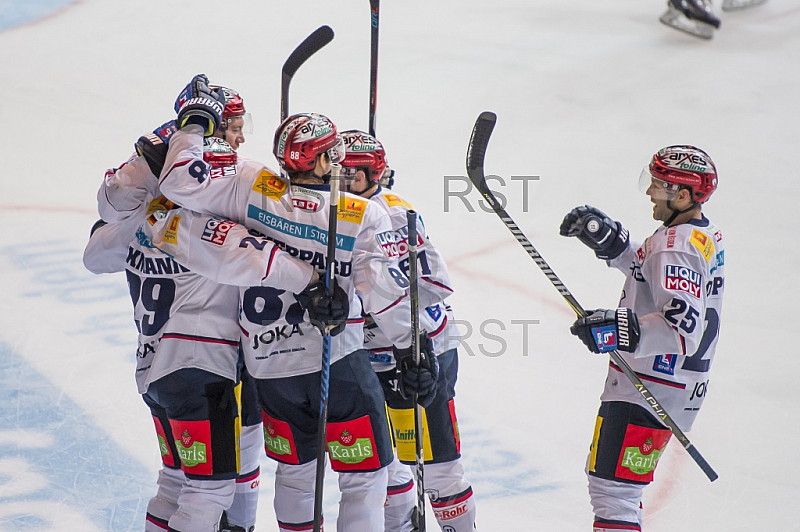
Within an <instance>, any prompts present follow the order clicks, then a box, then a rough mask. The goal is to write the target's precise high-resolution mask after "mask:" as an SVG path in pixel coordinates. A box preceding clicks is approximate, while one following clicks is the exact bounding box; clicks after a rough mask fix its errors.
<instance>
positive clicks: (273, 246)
mask: <svg viewBox="0 0 800 532" xmlns="http://www.w3.org/2000/svg"><path fill="white" fill-rule="evenodd" d="M277 252H278V246H276V245H275V244H272V251H271V252H270V254H269V262H267V273H266V274H264V277H262V278H261V280H262V281H263V280H264V279H266V278H267V277H269V271H270V270H271V269H272V261H273V259H275V254H276V253H277Z"/></svg>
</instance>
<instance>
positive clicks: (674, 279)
mask: <svg viewBox="0 0 800 532" xmlns="http://www.w3.org/2000/svg"><path fill="white" fill-rule="evenodd" d="M701 286H702V278H701V276H700V274H699V273H697V272H696V271H694V270H693V269H691V268H687V267H686V266H675V265H674V264H667V266H666V271H665V272H664V288H666V289H667V290H677V291H680V292H686V293H687V294H689V295H690V296H692V297H694V298H697V299H700V287H701Z"/></svg>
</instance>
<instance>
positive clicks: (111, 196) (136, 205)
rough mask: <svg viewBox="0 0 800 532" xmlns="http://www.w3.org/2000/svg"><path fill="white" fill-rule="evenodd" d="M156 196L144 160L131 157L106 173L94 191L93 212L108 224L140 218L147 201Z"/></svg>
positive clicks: (154, 185) (154, 182)
mask: <svg viewBox="0 0 800 532" xmlns="http://www.w3.org/2000/svg"><path fill="white" fill-rule="evenodd" d="M156 196H158V179H157V178H156V177H155V176H154V175H153V173H152V172H151V171H150V167H149V166H148V165H147V161H145V159H144V157H139V156H134V157H132V158H130V159H129V160H128V161H126V162H125V163H123V164H122V165H121V166H120V167H119V168H112V169H110V170H107V171H106V175H105V177H104V178H103V183H102V184H101V185H100V189H99V190H98V191H97V211H98V213H99V214H100V218H102V219H103V220H104V221H106V222H108V223H113V222H119V221H122V220H126V219H128V218H130V217H131V216H134V215H137V214H138V215H141V214H142V213H143V212H144V211H145V209H146V207H147V199H148V197H149V198H153V197H156Z"/></svg>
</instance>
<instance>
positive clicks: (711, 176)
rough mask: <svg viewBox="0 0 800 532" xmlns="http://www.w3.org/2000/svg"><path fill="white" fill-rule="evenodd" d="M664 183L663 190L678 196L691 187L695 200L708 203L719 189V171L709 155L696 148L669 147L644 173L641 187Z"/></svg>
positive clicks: (655, 156)
mask: <svg viewBox="0 0 800 532" xmlns="http://www.w3.org/2000/svg"><path fill="white" fill-rule="evenodd" d="M651 182H660V183H659V184H660V188H662V189H664V190H665V191H666V192H667V193H670V194H671V193H675V192H677V191H678V190H680V188H681V187H687V188H688V189H689V190H690V191H691V193H692V199H693V200H694V201H696V202H697V203H705V202H706V201H707V200H708V198H709V197H710V196H711V194H713V193H714V191H715V190H716V189H717V168H716V167H715V166H714V162H713V161H712V160H711V157H709V156H708V154H707V153H706V152H704V151H703V150H701V149H700V148H697V147H695V146H689V145H677V146H667V147H666V148H663V149H661V150H659V151H658V153H656V154H655V155H653V158H652V159H651V160H650V164H649V165H648V166H647V167H645V169H644V170H643V171H642V176H641V178H640V188H644V189H645V190H646V189H647V187H649V186H650V184H651Z"/></svg>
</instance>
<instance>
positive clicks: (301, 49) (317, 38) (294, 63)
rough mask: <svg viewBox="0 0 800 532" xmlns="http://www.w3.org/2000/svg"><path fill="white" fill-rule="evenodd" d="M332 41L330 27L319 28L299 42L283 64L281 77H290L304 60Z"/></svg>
mask: <svg viewBox="0 0 800 532" xmlns="http://www.w3.org/2000/svg"><path fill="white" fill-rule="evenodd" d="M332 40H333V30H332V29H331V27H330V26H320V27H319V28H317V29H316V30H314V31H313V33H311V35H309V36H308V37H306V39H305V40H304V41H303V42H301V43H300V44H299V45H298V46H297V48H295V49H294V51H293V52H292V53H291V55H290V56H289V57H288V58H287V59H286V62H285V63H283V75H284V76H288V77H292V76H294V74H295V72H297V69H299V68H300V66H301V65H302V64H303V63H305V62H306V60H307V59H308V58H309V57H311V56H312V55H314V54H315V53H317V52H318V51H320V50H321V49H322V48H323V47H324V46H325V45H326V44H328V43H329V42H331V41H332Z"/></svg>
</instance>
